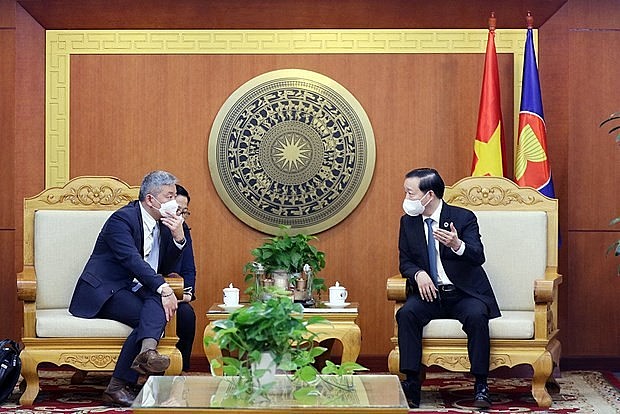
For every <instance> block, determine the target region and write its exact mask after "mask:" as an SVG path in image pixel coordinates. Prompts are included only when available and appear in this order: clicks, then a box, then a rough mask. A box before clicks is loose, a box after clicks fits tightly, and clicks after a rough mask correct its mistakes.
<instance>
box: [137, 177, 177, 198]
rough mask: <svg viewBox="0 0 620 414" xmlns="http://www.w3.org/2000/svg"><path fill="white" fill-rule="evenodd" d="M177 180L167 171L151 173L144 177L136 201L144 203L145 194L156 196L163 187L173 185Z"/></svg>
mask: <svg viewBox="0 0 620 414" xmlns="http://www.w3.org/2000/svg"><path fill="white" fill-rule="evenodd" d="M176 183H177V178H176V177H175V176H174V175H172V174H170V173H169V172H168V171H151V172H150V173H148V174H147V175H145V176H144V179H143V180H142V184H141V185H140V194H139V195H138V199H139V200H140V201H144V199H145V198H146V195H147V194H151V195H154V196H156V195H158V194H159V193H160V192H161V190H162V187H163V186H164V185H175V184H176Z"/></svg>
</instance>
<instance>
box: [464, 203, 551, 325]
mask: <svg viewBox="0 0 620 414" xmlns="http://www.w3.org/2000/svg"><path fill="white" fill-rule="evenodd" d="M475 214H476V216H477V217H478V224H479V226H480V234H481V235H482V243H483V244H484V253H485V257H486V262H485V263H484V264H483V266H482V267H483V268H484V270H485V271H486V273H487V275H489V280H490V281H491V285H492V286H493V291H494V292H495V297H496V298H497V302H498V303H499V307H500V309H501V310H502V314H504V311H531V312H533V311H534V295H532V289H533V288H534V281H535V280H536V279H544V276H545V270H546V268H547V254H546V253H547V214H546V213H545V212H544V211H476V212H475Z"/></svg>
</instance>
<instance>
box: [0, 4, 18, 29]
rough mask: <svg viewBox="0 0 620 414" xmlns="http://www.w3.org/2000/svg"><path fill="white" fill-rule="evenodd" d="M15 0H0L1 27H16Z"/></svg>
mask: <svg viewBox="0 0 620 414" xmlns="http://www.w3.org/2000/svg"><path fill="white" fill-rule="evenodd" d="M15 4H16V2H15V0H0V28H10V29H13V28H15Z"/></svg>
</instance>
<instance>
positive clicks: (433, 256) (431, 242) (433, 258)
mask: <svg viewBox="0 0 620 414" xmlns="http://www.w3.org/2000/svg"><path fill="white" fill-rule="evenodd" d="M424 221H425V222H426V227H427V228H428V236H427V240H426V247H427V248H428V261H429V263H430V270H431V274H430V276H431V279H432V280H433V283H434V284H435V286H437V277H438V273H437V251H436V250H435V236H433V219H432V218H430V217H429V218H427V219H426V220H424Z"/></svg>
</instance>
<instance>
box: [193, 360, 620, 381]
mask: <svg viewBox="0 0 620 414" xmlns="http://www.w3.org/2000/svg"><path fill="white" fill-rule="evenodd" d="M334 362H335V363H339V362H340V361H338V360H337V358H336V359H335V360H334ZM357 362H358V364H360V365H363V366H365V367H366V368H368V370H369V371H370V372H388V366H387V355H360V356H359V358H358V359H357ZM504 368H505V367H502V368H498V369H497V370H495V371H497V372H495V371H494V373H495V374H497V375H500V376H505V375H507V374H508V372H506V370H505V369H504ZM530 369H531V368H529V367H527V366H523V367H521V366H518V367H514V368H511V369H510V373H512V374H513V375H514V376H518V377H521V376H524V377H527V376H528V375H529V376H531V372H530ZM560 369H561V370H562V371H575V370H587V371H611V372H620V357H596V356H591V357H583V356H582V357H565V358H562V359H561V360H560ZM429 370H430V371H432V372H434V371H443V370H442V369H441V368H437V367H431V369H429ZM192 371H197V372H209V363H208V362H207V360H206V358H205V357H204V356H192Z"/></svg>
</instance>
